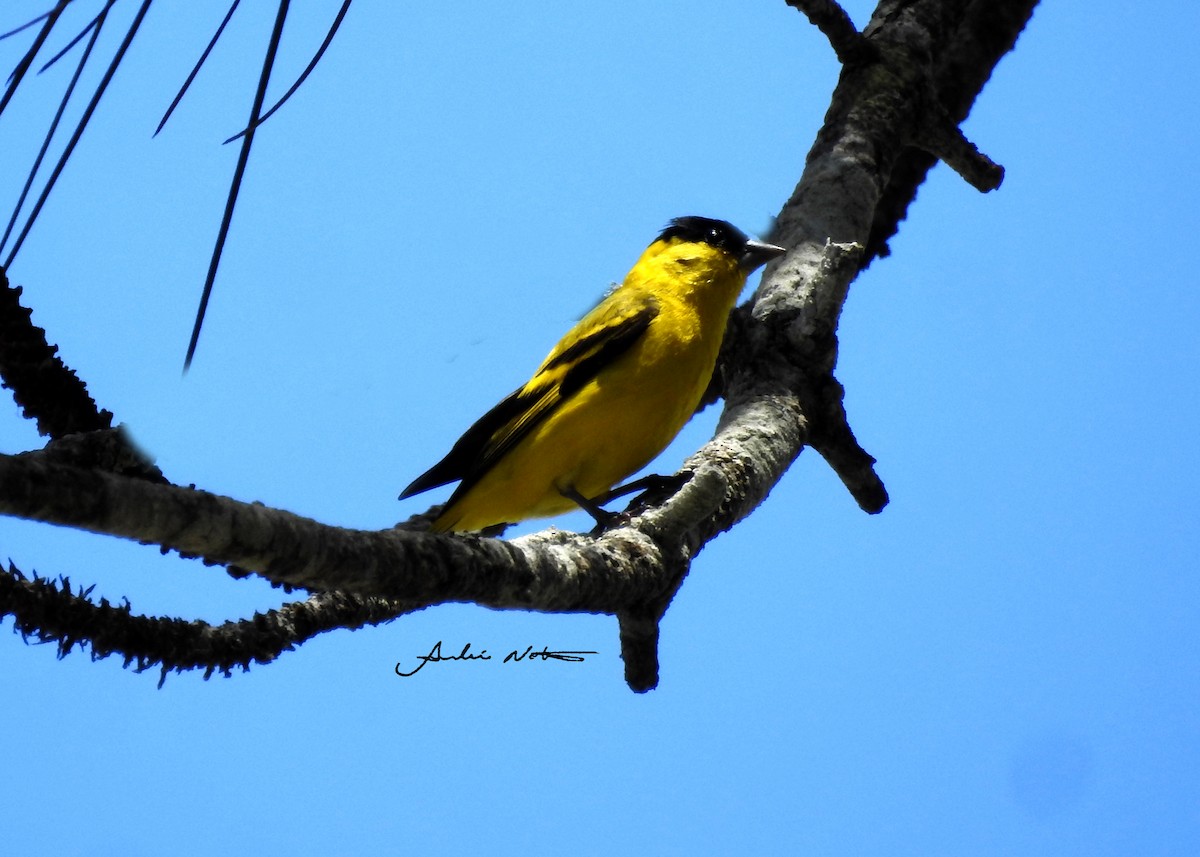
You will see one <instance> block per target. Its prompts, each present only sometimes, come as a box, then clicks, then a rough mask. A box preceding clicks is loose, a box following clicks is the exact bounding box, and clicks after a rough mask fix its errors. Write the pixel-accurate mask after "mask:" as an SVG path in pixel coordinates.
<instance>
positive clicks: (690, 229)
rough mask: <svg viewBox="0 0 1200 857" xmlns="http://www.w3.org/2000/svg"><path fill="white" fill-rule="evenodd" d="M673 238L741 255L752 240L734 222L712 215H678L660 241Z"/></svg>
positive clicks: (669, 224) (664, 231) (733, 254)
mask: <svg viewBox="0 0 1200 857" xmlns="http://www.w3.org/2000/svg"><path fill="white" fill-rule="evenodd" d="M672 239H675V240H678V241H695V242H697V243H703V244H710V245H712V246H713V247H716V248H717V249H718V250H724V251H725V252H726V253H728V254H729V255H731V256H741V255H742V253H743V252H744V251H745V249H746V242H747V241H749V240H750V239H749V238H747V237H746V233H745V232H743V231H742V230H740V229H738V228H737V227H736V226H734V225H733V224H732V223H728V222H727V221H724V220H715V219H713V218H711V217H676V218H675V219H674V220H672V221H671V222H670V223H668V224H667V228H666V229H664V230H663V231H662V233H661V234H660V235H659V236H658V240H659V241H670V240H672Z"/></svg>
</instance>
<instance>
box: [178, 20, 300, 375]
mask: <svg viewBox="0 0 1200 857" xmlns="http://www.w3.org/2000/svg"><path fill="white" fill-rule="evenodd" d="M289 2H290V0H279V11H278V12H277V13H276V15H275V27H274V28H273V29H272V30H271V41H270V43H269V44H268V45H267V53H266V56H265V57H263V67H262V73H261V74H260V75H259V78H258V89H257V90H255V93H254V104H253V106H252V107H251V108H250V122H249V124H248V125H247V126H246V127H247V131H246V136H245V137H243V138H242V149H241V151H240V152H238V162H237V166H236V167H235V168H234V170H233V181H232V182H231V183H230V185H229V196H228V197H227V198H226V200H225V214H224V215H223V216H222V217H221V227H220V229H218V230H217V242H216V244H215V245H214V246H213V252H212V259H210V260H209V263H208V274H207V276H206V277H205V278H204V291H203V292H201V294H200V306H199V308H197V310H196V323H195V324H194V325H193V326H192V338H191V340H190V341H189V342H188V348H187V355H186V356H185V357H184V359H183V371H184V372H185V373H186V372H187V370H188V368H189V367H191V365H192V358H193V357H194V356H195V355H196V343H197V342H198V341H199V340H200V328H201V327H202V326H203V325H204V314H205V313H206V312H207V311H208V299H209V298H210V297H211V296H212V288H213V282H214V281H215V280H216V278H217V266H218V265H220V264H221V253H222V251H223V250H224V249H225V239H226V238H227V237H228V236H229V224H230V222H231V221H232V220H233V208H234V206H235V205H237V198H238V191H239V190H241V187H242V177H243V176H244V175H245V174H246V162H247V160H249V158H250V147H251V146H252V145H253V144H254V131H255V129H256V127H257V125H258V117H259V116H261V115H262V105H263V99H264V98H265V97H266V94H267V82H268V81H269V80H270V79H271V68H272V67H273V66H274V65H275V54H276V53H277V52H278V50H279V38H280V36H281V35H282V34H283V22H284V20H285V19H286V18H287V12H288V5H289Z"/></svg>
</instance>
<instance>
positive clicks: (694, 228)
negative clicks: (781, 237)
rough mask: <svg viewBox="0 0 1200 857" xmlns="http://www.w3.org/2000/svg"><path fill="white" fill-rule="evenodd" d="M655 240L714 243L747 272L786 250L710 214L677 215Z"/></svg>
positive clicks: (712, 244) (713, 245) (712, 245)
mask: <svg viewBox="0 0 1200 857" xmlns="http://www.w3.org/2000/svg"><path fill="white" fill-rule="evenodd" d="M658 240H659V241H671V240H676V241H695V242H697V243H702V244H708V245H709V246H711V247H716V248H717V249H718V250H723V251H724V252H726V253H728V254H729V255H730V256H732V257H733V258H735V259H737V260H738V264H739V265H741V267H742V270H743V271H745V272H746V273H747V274H749V273H750V272H751V271H753V270H754V269H756V268H758V267H759V266H760V265H765V264H766V263H767V262H769V261H771V260H772V259H774V258H775V257H776V256H782V255H783V254H784V253H786V252H787V250H785V249H784V248H783V247H777V246H775V245H774V244H767V243H765V242H763V241H755V240H754V239H753V238H749V237H748V236H747V235H746V233H745V232H743V231H742V230H740V229H738V228H737V227H736V226H734V225H733V224H732V223H728V222H726V221H724V220H714V219H713V218H711V217H676V218H675V219H674V220H672V221H671V222H670V223H668V224H667V228H666V229H664V230H663V231H662V233H661V234H660V235H659V236H658Z"/></svg>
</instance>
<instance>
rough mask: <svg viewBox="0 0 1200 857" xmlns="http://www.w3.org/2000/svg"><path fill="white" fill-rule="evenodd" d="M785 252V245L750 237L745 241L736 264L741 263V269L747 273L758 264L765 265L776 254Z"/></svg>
mask: <svg viewBox="0 0 1200 857" xmlns="http://www.w3.org/2000/svg"><path fill="white" fill-rule="evenodd" d="M786 252H787V248H786V247H779V246H776V245H775V244H768V243H767V242H765V241H755V240H753V239H751V240H750V241H747V242H746V250H745V252H743V253H742V258H740V259H738V264H739V265H741V267H742V270H743V271H745V272H746V273H747V274H749V273H750V272H752V271H753V270H754V269H755V268H757V267H759V266H760V265H765V264H766V263H767V262H770V261H771V260H772V259H774V258H775V257H776V256H782V255H783V254H784V253H786Z"/></svg>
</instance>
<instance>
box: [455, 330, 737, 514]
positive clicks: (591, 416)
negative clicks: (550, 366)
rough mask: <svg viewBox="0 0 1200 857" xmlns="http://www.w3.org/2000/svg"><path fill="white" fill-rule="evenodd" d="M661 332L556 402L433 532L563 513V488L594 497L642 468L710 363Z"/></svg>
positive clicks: (682, 340) (671, 433) (674, 333)
mask: <svg viewBox="0 0 1200 857" xmlns="http://www.w3.org/2000/svg"><path fill="white" fill-rule="evenodd" d="M669 333H670V335H666V334H667V331H663V332H661V333H660V335H655V334H654V333H651V334H649V335H647V336H646V337H645V339H644V340H643V341H642V342H640V343H639V344H638V345H637V346H635V347H634V348H633V349H631V351H630V352H629V353H627V354H625V355H623V356H622V357H621V358H620V359H619V360H617V361H616V362H615V363H614V364H613V365H612V366H611V367H609V368H607V369H605V370H604V371H603V372H601V373H600V374H599V375H598V376H597V377H596V378H595V379H593V380H592V381H591V382H589V383H588V384H586V385H584V386H583V387H581V388H580V389H579V390H578V391H576V392H575V394H574V395H572V396H571V397H570V398H569V399H568V400H567V401H564V402H563V403H562V404H561V405H560V406H559V407H558V409H557V410H556V411H555V412H554V413H552V414H551V415H550V416H549V417H547V418H546V420H545V421H544V422H543V423H541V425H539V426H538V427H537V428H535V429H534V430H533V431H532V432H530V434H529V435H528V436H527V437H525V438H524V439H523V440H522V441H521V442H520V443H519V444H518V445H517V446H516V447H514V448H513V449H512V450H511V451H510V452H509V453H508V454H507V455H505V456H504V458H503V459H501V460H500V461H499V462H497V463H496V465H495V466H494V467H493V468H492V469H491V470H490V471H489V472H488V473H487V474H486V475H484V476H483V478H481V479H480V480H479V481H478V482H477V483H476V484H475V485H474V486H473V487H472V488H471V489H470V490H469V491H468V492H467V493H466V494H465V495H464V496H463V497H461V498H460V499H459V500H458V501H457V502H456V503H454V505H453V506H451V507H449V508H447V509H446V510H445V511H444V512H443V513H442V515H441V517H439V518H438V520H437V521H436V522H435V524H434V529H435V530H438V531H446V530H479V529H483V528H484V527H488V526H492V525H494V524H499V523H507V522H514V521H521V520H525V519H527V518H540V517H547V516H550V515H557V514H561V513H563V512H568V511H571V510H572V509H575V508H577V506H576V505H575V503H574V502H572V501H571V500H569V499H567V498H566V497H564V496H563V495H562V490H563V489H573V490H575V491H578V492H579V493H580V494H582V495H583V496H584V497H589V498H591V497H595V496H597V495H599V494H602V493H604V492H605V491H608V490H609V489H610V488H612V487H613V486H614V485H616V484H618V483H619V482H620V481H621V480H623V479H624V478H625V477H627V476H629V475H630V474H632V473H635V472H636V471H638V470H640V469H641V468H643V467H645V466H646V465H647V464H648V463H649V462H650V461H651V460H652V459H653V458H654V457H655V456H656V455H658V454H659V453H660V452H662V450H663V449H664V448H665V447H666V446H667V444H669V443H670V442H671V441H672V440H673V439H674V437H675V435H676V434H678V433H679V430H680V429H681V428H683V426H684V424H685V423H686V422H687V421H688V420H689V419H690V418H691V416H692V414H693V413H694V412H695V410H696V406H697V405H698V404H699V402H700V397H701V396H702V395H703V394H704V390H705V389H706V387H707V386H708V382H709V379H710V377H711V376H712V370H713V365H714V364H715V362H716V347H713V346H711V345H710V344H709V343H708V342H706V341H705V339H706V337H701V336H699V335H698V333H699V331H698V330H696V329H694V328H693V327H689V326H682V328H681V326H679V325H675V326H674V328H673V329H672V330H671V331H670V332H669ZM712 338H713V337H711V336H709V337H707V339H712ZM716 341H717V345H718V346H719V344H720V338H719V337H716Z"/></svg>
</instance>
